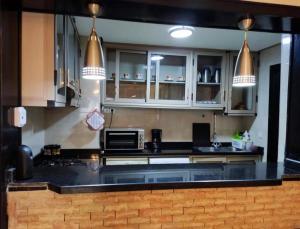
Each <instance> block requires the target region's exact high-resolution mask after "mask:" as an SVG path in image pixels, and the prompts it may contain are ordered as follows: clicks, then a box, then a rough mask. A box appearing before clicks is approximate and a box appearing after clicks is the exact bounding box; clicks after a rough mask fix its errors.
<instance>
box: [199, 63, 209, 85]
mask: <svg viewBox="0 0 300 229" xmlns="http://www.w3.org/2000/svg"><path fill="white" fill-rule="evenodd" d="M210 79H211V71H210V68H209V67H204V68H203V71H202V77H201V81H202V82H203V83H208V82H210Z"/></svg>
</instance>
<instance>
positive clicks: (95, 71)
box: [82, 3, 105, 80]
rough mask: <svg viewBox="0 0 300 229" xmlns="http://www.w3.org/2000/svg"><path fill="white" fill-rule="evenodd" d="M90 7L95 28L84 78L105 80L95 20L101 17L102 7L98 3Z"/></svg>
mask: <svg viewBox="0 0 300 229" xmlns="http://www.w3.org/2000/svg"><path fill="white" fill-rule="evenodd" d="M88 7H89V11H90V13H91V15H92V16H93V28H92V31H91V34H90V36H89V39H88V42H87V46H86V50H85V57H84V66H83V69H82V78H84V79H92V80H103V79H105V67H104V56H103V49H102V46H101V42H100V39H99V37H98V35H97V32H96V29H95V20H96V16H97V15H99V12H100V5H99V4H96V3H90V4H89V5H88Z"/></svg>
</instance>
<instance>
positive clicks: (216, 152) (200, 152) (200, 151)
mask: <svg viewBox="0 0 300 229" xmlns="http://www.w3.org/2000/svg"><path fill="white" fill-rule="evenodd" d="M229 155H241V156H242V155H245V156H255V155H263V151H262V150H257V151H249V150H237V149H235V148H233V147H230V146H228V147H220V148H218V149H215V148H213V147H193V148H187V149H163V150H160V151H153V150H150V149H145V150H136V151H133V150H114V151H112V150H111V151H105V152H104V154H101V157H103V158H106V157H152V158H153V157H185V156H186V157H188V156H229Z"/></svg>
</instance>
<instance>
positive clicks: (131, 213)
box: [116, 210, 139, 218]
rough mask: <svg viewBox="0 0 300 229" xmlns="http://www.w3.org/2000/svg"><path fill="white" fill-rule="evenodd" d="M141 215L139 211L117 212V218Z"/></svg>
mask: <svg viewBox="0 0 300 229" xmlns="http://www.w3.org/2000/svg"><path fill="white" fill-rule="evenodd" d="M138 215H139V211H138V210H125V211H116V218H124V217H125V218H130V217H135V216H138Z"/></svg>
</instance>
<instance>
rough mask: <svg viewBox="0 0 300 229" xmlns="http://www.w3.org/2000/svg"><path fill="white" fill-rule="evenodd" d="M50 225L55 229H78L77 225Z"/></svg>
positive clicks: (58, 223)
mask: <svg viewBox="0 0 300 229" xmlns="http://www.w3.org/2000/svg"><path fill="white" fill-rule="evenodd" d="M52 225H53V228H55V229H79V223H71V222H54V223H53V224H52Z"/></svg>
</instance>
